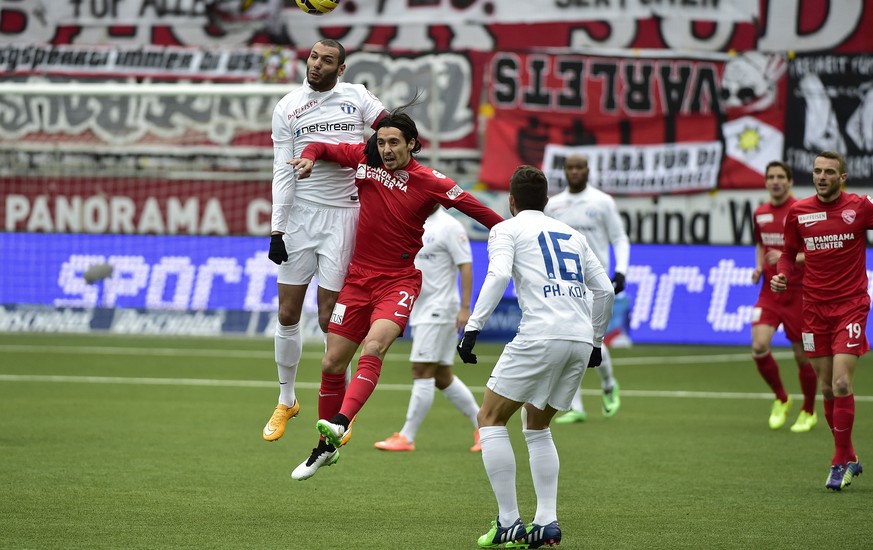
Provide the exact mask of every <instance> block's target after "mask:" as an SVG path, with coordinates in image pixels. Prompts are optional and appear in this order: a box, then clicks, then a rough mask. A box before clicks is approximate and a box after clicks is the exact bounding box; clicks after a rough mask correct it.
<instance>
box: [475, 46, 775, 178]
mask: <svg viewBox="0 0 873 550" xmlns="http://www.w3.org/2000/svg"><path fill="white" fill-rule="evenodd" d="M487 78H488V81H489V82H490V86H489V89H488V96H487V97H488V102H489V104H490V105H491V106H493V116H492V118H491V119H490V120H489V122H488V126H487V129H486V134H485V146H484V151H483V155H482V170H481V173H480V176H479V179H480V180H481V181H482V182H484V183H485V184H486V185H487V186H488V187H489V188H491V189H507V188H508V185H509V177H510V176H511V175H512V172H513V171H514V169H515V167H516V166H518V165H519V164H532V165H535V166H542V167H543V169H544V170H546V171H547V172H548V173H549V174H550V175H551V176H552V178H555V180H554V181H553V185H555V186H556V187H557V188H560V187H561V185H562V183H561V181H560V180H561V179H562V178H561V171H562V170H563V160H564V158H566V155H567V154H568V153H570V152H573V151H577V152H584V153H586V154H588V155H589V159H590V160H591V161H592V176H591V177H592V181H593V182H594V184H595V185H599V186H601V187H602V188H603V189H604V190H606V191H608V192H611V193H617V194H661V193H676V192H693V191H703V190H707V189H713V188H715V187H720V188H750V187H751V188H757V187H759V186H760V182H761V178H762V177H763V173H764V167H765V166H766V163H767V162H769V161H770V160H773V159H774V158H780V157H781V154H782V143H783V141H782V140H783V137H782V132H783V125H784V103H785V102H784V93H785V60H784V58H783V57H782V56H780V55H769V56H768V55H764V54H759V53H757V52H750V53H747V54H741V55H735V56H726V55H709V56H703V55H700V56H696V57H666V56H655V55H654V53H653V52H649V55H648V56H645V57H644V56H641V55H635V56H628V57H618V56H609V57H604V56H594V55H579V54H575V53H567V54H560V53H556V54H552V53H527V54H522V53H505V54H501V53H499V54H496V55H495V56H494V58H493V59H492V62H491V66H490V68H489V73H488V75H487Z"/></svg>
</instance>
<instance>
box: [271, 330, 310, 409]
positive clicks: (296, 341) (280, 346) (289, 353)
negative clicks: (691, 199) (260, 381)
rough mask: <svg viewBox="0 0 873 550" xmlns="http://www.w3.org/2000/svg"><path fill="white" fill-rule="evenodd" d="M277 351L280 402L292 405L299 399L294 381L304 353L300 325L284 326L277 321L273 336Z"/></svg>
mask: <svg viewBox="0 0 873 550" xmlns="http://www.w3.org/2000/svg"><path fill="white" fill-rule="evenodd" d="M273 340H274V351H275V353H276V367H277V368H278V372H279V403H281V404H282V405H287V406H289V407H290V406H291V405H293V404H294V401H295V400H296V399H297V396H296V395H295V394H294V381H295V379H296V378H297V365H299V364H300V357H301V356H302V355H303V337H302V336H301V334H300V325H299V324H296V325H291V326H288V327H286V326H284V325H281V324H279V322H278V321H276V334H275V335H274V336H273Z"/></svg>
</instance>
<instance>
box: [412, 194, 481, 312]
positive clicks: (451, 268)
mask: <svg viewBox="0 0 873 550" xmlns="http://www.w3.org/2000/svg"><path fill="white" fill-rule="evenodd" d="M422 242H423V243H424V246H423V247H421V250H419V251H418V254H417V255H416V256H415V267H417V268H418V269H419V270H421V279H422V282H421V292H420V293H419V296H418V298H417V299H416V300H415V304H414V305H413V307H412V314H411V315H410V316H409V324H411V325H416V324H420V323H454V322H455V319H457V316H458V309H460V307H461V298H460V294H459V291H458V266H459V265H462V264H469V263H472V262H473V252H472V250H470V240H469V239H468V238H467V230H466V229H464V226H463V224H461V222H459V221H458V220H456V219H455V218H453V217H452V216H451V214H449V213H448V212H446V211H445V210H443V209H442V208H440V209H439V210H437V211H436V212H434V213H433V214H431V215H430V217H428V218H427V221H425V222H424V235H423V236H422Z"/></svg>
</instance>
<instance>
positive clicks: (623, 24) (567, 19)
mask: <svg viewBox="0 0 873 550" xmlns="http://www.w3.org/2000/svg"><path fill="white" fill-rule="evenodd" d="M44 4H45V3H44V2H35V1H29V2H22V1H21V0H0V12H2V13H3V25H0V44H5V43H9V44H14V43H21V42H22V37H27V40H28V41H29V42H31V43H46V44H50V43H54V44H66V43H79V44H155V45H184V46H206V47H218V48H227V47H235V46H240V45H247V44H264V43H271V44H283V45H284V44H293V45H296V47H297V48H300V49H304V48H308V47H309V46H310V45H311V44H313V43H314V42H315V41H317V40H318V39H320V38H335V37H337V36H341V37H342V42H343V44H344V45H345V47H346V49H347V50H348V51H354V50H359V49H362V48H365V47H369V48H383V49H385V50H386V51H388V50H393V51H397V52H410V51H419V52H445V51H452V50H454V51H457V50H467V49H473V50H478V51H483V52H491V51H511V50H519V51H523V50H527V49H528V48H530V47H531V46H532V42H531V40H532V39H531V37H536V38H535V40H536V44H535V46H536V47H539V48H574V49H578V48H608V49H625V48H626V49H645V48H658V49H674V50H681V51H721V52H729V51H740V52H742V51H750V50H759V51H783V52H784V51H789V50H793V51H808V52H814V51H831V52H840V53H849V52H863V51H868V52H869V51H871V49H873V36H871V34H870V33H869V32H866V30H867V29H870V28H873V10H870V9H865V7H866V2H865V0H839V1H836V0H835V1H833V2H831V3H830V5H831V9H808V7H807V6H806V3H804V2H798V1H793V2H785V1H783V0H721V1H713V2H700V1H683V2H679V1H670V2H665V1H660V2H655V1H650V0H598V1H593V0H591V1H589V0H584V1H583V0H572V1H571V0H562V1H558V2H539V3H536V4H534V3H531V2H530V1H529V0H500V1H499V2H497V1H494V0H465V1H463V2H459V1H456V0H430V1H427V2H422V1H420V0H385V1H380V2H353V1H349V0H344V1H342V2H340V3H339V6H338V7H337V9H336V10H334V11H333V12H332V13H330V14H327V15H324V16H321V17H312V16H310V15H307V14H305V13H303V12H302V11H300V10H299V9H298V8H297V6H296V5H295V4H294V2H291V1H290V0H284V1H282V0H177V1H175V2H166V1H161V2H155V1H152V0H124V1H123V2H122V1H120V0H111V1H109V0H107V1H100V2H94V1H92V2H84V1H81V0H75V1H70V2H54V3H52V5H51V8H52V9H45V7H44Z"/></svg>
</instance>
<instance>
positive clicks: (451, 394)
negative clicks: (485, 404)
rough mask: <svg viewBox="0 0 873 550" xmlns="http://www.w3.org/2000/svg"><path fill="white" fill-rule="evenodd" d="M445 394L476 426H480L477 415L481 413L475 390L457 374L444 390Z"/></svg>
mask: <svg viewBox="0 0 873 550" xmlns="http://www.w3.org/2000/svg"><path fill="white" fill-rule="evenodd" d="M443 395H445V396H446V399H448V400H449V403H451V404H452V405H454V406H455V407H456V408H457V409H458V410H459V411H461V414H463V415H464V416H466V417H467V418H469V419H470V422H472V423H473V427H474V428H478V427H479V421H478V420H477V419H476V415H477V414H479V404H478V403H476V398H475V397H473V392H471V391H470V388H468V387H467V385H466V384H464V382H463V381H462V380H461V379H460V378H458V377H457V376H455V377H454V378H453V379H452V383H451V384H449V385H448V386H446V389H444V390H443Z"/></svg>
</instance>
